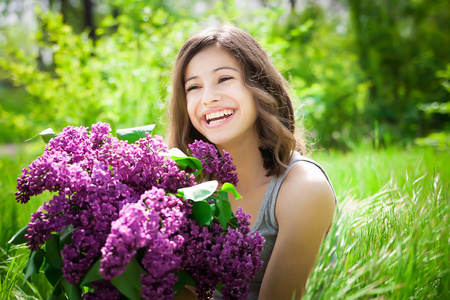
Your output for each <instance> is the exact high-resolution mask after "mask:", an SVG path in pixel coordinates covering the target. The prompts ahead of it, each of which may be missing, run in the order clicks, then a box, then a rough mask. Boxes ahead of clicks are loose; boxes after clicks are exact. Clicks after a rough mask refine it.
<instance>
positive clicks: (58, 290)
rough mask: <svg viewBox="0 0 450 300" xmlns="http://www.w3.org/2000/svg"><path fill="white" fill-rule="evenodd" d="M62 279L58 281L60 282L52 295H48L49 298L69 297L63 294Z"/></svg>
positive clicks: (53, 299) (57, 299)
mask: <svg viewBox="0 0 450 300" xmlns="http://www.w3.org/2000/svg"><path fill="white" fill-rule="evenodd" d="M62 281H63V280H60V281H59V282H58V284H57V285H56V286H55V288H54V289H53V292H52V294H51V295H50V297H48V299H47V300H60V299H67V297H66V296H65V295H64V294H63V292H62V287H61V285H62Z"/></svg>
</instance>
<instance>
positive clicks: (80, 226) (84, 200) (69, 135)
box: [16, 123, 195, 283]
mask: <svg viewBox="0 0 450 300" xmlns="http://www.w3.org/2000/svg"><path fill="white" fill-rule="evenodd" d="M110 131H111V129H110V127H109V125H108V124H103V123H97V124H94V125H92V129H91V131H90V132H88V130H87V128H85V127H71V126H69V127H67V128H65V129H64V130H63V132H61V133H60V134H59V135H58V136H57V137H55V138H53V139H51V140H50V142H49V143H48V145H47V146H46V148H45V151H44V153H43V154H42V156H41V157H38V158H37V159H36V160H35V161H34V162H32V163H31V164H30V165H29V166H28V168H26V169H24V170H23V172H22V176H21V177H20V178H18V192H17V193H16V199H17V200H18V201H19V202H21V203H26V202H27V201H29V199H30V197H31V196H34V195H38V194H40V193H42V192H43V191H45V190H47V191H50V192H56V195H54V196H53V197H52V199H50V201H49V202H48V203H44V204H43V205H42V207H41V208H40V209H38V211H37V212H36V213H34V214H33V216H32V220H31V222H30V223H29V228H28V234H27V235H26V236H27V238H28V239H29V242H28V246H29V248H30V249H31V250H37V249H38V248H39V247H40V245H42V244H43V243H45V241H46V240H47V239H48V238H49V237H50V236H51V233H52V232H61V230H62V229H63V228H65V227H66V226H68V225H72V226H73V228H74V229H75V231H74V233H73V237H72V242H71V243H70V244H67V245H65V246H64V248H63V250H62V255H63V273H64V276H65V277H66V280H67V281H68V282H70V283H76V282H78V281H79V279H80V277H82V276H84V275H85V274H86V272H87V271H88V270H89V269H90V267H91V266H92V264H93V262H95V261H96V260H97V259H98V258H99V257H100V249H101V248H102V247H103V246H104V245H105V242H106V238H107V236H108V234H109V233H110V231H111V223H112V222H114V221H115V220H117V219H118V218H119V212H120V210H121V208H122V207H123V206H124V205H126V204H128V203H135V202H137V201H138V200H139V198H140V196H141V195H142V194H143V193H144V192H145V191H147V190H150V189H151V188H152V187H153V186H156V187H159V188H162V189H164V190H168V191H171V192H175V191H176V190H177V189H178V188H182V187H186V186H192V185H194V184H195V182H194V178H193V176H192V175H191V174H189V173H186V172H184V171H180V170H179V169H178V168H177V165H176V163H175V162H174V161H173V160H171V159H167V158H166V157H164V156H163V155H161V154H162V152H164V151H167V146H166V145H165V144H164V143H163V142H162V139H161V138H160V137H151V136H150V135H147V136H146V138H145V139H141V140H140V141H139V142H137V143H136V144H128V143H127V142H126V141H120V140H118V139H117V138H114V137H112V136H111V135H110V134H109V132H110Z"/></svg>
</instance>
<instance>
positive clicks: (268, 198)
mask: <svg viewBox="0 0 450 300" xmlns="http://www.w3.org/2000/svg"><path fill="white" fill-rule="evenodd" d="M300 161H304V162H308V163H311V164H313V165H315V166H317V167H318V168H319V169H320V170H321V171H322V173H323V174H324V175H325V178H326V179H327V181H328V183H329V184H330V187H331V189H332V191H333V194H334V199H335V201H336V193H335V191H334V188H333V185H332V184H331V181H330V178H329V177H328V174H327V173H326V171H325V169H324V168H323V167H322V166H321V165H320V164H319V163H317V162H316V161H314V160H312V159H310V158H307V157H305V156H302V155H301V154H300V153H298V152H294V155H293V156H292V159H291V161H290V162H289V165H288V167H287V168H286V170H285V171H284V172H283V174H281V175H279V176H274V177H273V178H272V180H271V181H270V183H269V186H268V187H267V190H266V193H265V194H264V197H263V200H262V202H261V206H260V207H259V211H258V216H257V218H256V221H255V223H254V224H253V226H252V231H257V230H258V228H259V227H261V226H270V227H272V228H273V229H275V230H277V231H278V222H277V220H276V217H275V205H276V201H277V197H278V193H279V191H280V188H281V185H282V184H283V182H284V179H285V178H286V176H287V175H288V173H289V171H290V170H291V168H292V167H293V166H294V165H295V164H296V163H298V162H300Z"/></svg>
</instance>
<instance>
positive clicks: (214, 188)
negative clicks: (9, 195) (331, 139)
mask: <svg viewBox="0 0 450 300" xmlns="http://www.w3.org/2000/svg"><path fill="white" fill-rule="evenodd" d="M151 129H152V128H148V127H139V128H134V129H131V130H125V131H117V135H118V137H119V138H117V137H113V136H112V135H111V134H110V131H111V129H110V126H109V125H108V124H104V123H97V124H94V125H92V128H91V130H90V131H88V128H85V127H72V126H69V127H66V128H65V129H64V130H63V132H61V133H60V134H58V135H56V134H52V133H50V136H51V137H52V138H51V139H49V142H48V145H47V146H46V148H45V151H44V153H43V155H42V156H40V157H38V158H37V159H36V160H34V161H33V162H32V163H31V164H30V165H29V166H28V168H25V169H23V172H22V175H21V177H19V178H18V185H17V187H18V191H17V192H16V199H17V201H18V202H20V203H27V202H28V201H29V200H30V198H31V197H32V196H35V195H38V194H41V193H42V192H44V191H48V192H50V193H51V194H50V195H51V196H50V197H51V199H50V200H49V201H48V202H44V203H43V205H42V206H41V207H40V208H39V209H38V210H37V211H36V212H35V213H33V214H32V216H31V221H30V222H29V224H28V225H27V226H25V227H24V228H23V229H22V230H21V231H19V232H18V233H17V234H16V235H15V236H14V237H13V238H12V239H11V240H10V242H9V244H10V245H13V244H14V245H18V244H22V243H25V242H26V245H27V246H28V247H29V249H30V250H31V253H30V257H29V260H28V263H27V265H26V267H25V269H24V273H25V280H27V279H29V278H30V276H31V275H32V274H34V273H39V272H41V271H43V272H44V273H45V276H46V278H47V280H48V281H49V282H50V283H51V284H52V286H53V287H54V290H53V292H52V297H55V298H58V299H59V298H62V299H67V298H68V299H81V298H85V299H122V298H123V297H124V296H125V297H127V298H129V299H141V298H143V299H173V298H174V297H175V296H176V295H177V294H178V293H179V292H180V291H181V290H182V289H183V288H184V286H185V285H191V286H194V287H195V288H196V292H197V294H198V296H199V298H201V299H208V298H210V297H211V296H212V293H213V291H214V290H216V289H217V290H219V291H220V292H221V293H222V294H223V296H224V299H245V298H246V297H247V296H248V293H249V286H248V280H249V279H251V278H252V277H253V276H254V275H255V274H256V272H257V270H258V269H259V268H260V267H261V265H262V262H261V261H260V260H259V253H260V252H261V251H262V247H263V242H264V239H263V238H262V237H261V236H260V235H259V234H258V233H252V232H250V229H249V224H250V222H249V221H248V220H249V216H248V215H246V214H245V213H244V212H242V210H241V209H238V211H237V212H236V213H235V214H234V213H233V212H232V210H231V205H230V203H229V201H228V193H232V194H234V196H235V198H238V197H240V196H239V194H238V193H237V192H236V190H235V189H234V185H236V183H237V175H236V173H234V171H235V169H236V167H235V166H234V165H233V163H232V159H231V156H230V155H229V154H228V153H226V152H224V153H222V155H221V156H220V155H219V154H218V151H217V149H216V148H215V147H214V146H213V145H210V144H208V143H204V142H202V141H195V142H194V143H193V144H191V145H189V149H187V152H188V153H189V154H190V155H189V156H186V155H184V154H183V153H182V152H181V151H180V150H178V151H177V149H172V150H170V151H169V150H168V148H167V146H166V145H165V144H164V143H163V141H162V139H161V138H160V137H157V136H155V137H152V136H151V135H150V133H149V131H151ZM205 175H207V176H208V177H211V178H217V179H218V180H219V181H220V183H221V184H222V185H221V187H220V188H219V182H218V181H216V180H211V181H206V182H202V183H199V184H197V182H201V181H202V180H201V179H202V178H203V176H205ZM205 177H206V176H205Z"/></svg>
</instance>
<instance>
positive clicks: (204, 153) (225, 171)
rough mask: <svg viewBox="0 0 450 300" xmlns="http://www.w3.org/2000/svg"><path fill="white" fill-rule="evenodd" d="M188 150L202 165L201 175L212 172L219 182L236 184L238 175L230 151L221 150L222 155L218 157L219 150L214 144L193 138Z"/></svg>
mask: <svg viewBox="0 0 450 300" xmlns="http://www.w3.org/2000/svg"><path fill="white" fill-rule="evenodd" d="M189 151H190V153H191V155H192V156H193V157H195V158H198V159H199V160H200V161H201V162H202V165H203V175H206V174H212V175H213V176H215V177H217V179H218V180H219V181H220V182H221V183H225V182H228V183H231V184H232V185H234V186H236V185H237V183H238V181H239V180H238V176H237V174H236V173H234V171H236V166H235V165H234V164H233V159H232V158H231V155H230V153H228V152H226V151H225V150H222V156H220V157H219V152H218V151H217V149H216V147H214V145H212V144H209V143H206V142H203V141H201V140H200V141H199V140H195V141H194V143H192V144H189Z"/></svg>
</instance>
